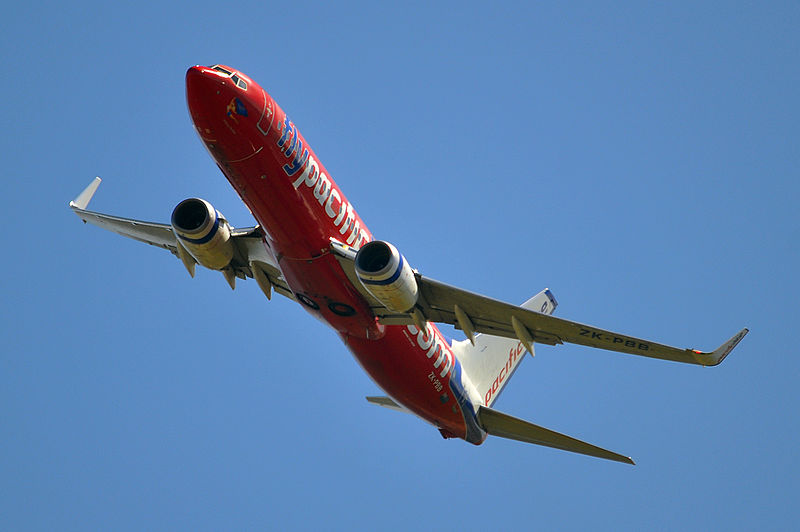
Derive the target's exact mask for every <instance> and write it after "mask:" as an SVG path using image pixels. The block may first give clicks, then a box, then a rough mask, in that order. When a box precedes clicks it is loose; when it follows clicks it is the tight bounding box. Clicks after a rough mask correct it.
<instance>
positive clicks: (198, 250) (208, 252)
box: [172, 198, 234, 270]
mask: <svg viewBox="0 0 800 532" xmlns="http://www.w3.org/2000/svg"><path fill="white" fill-rule="evenodd" d="M172 231H173V232H174V233H175V236H176V237H177V238H178V242H179V243H180V244H181V245H182V246H183V247H184V248H185V249H186V251H188V252H189V253H190V254H191V255H192V257H194V259H195V260H196V261H197V262H198V264H200V265H201V266H205V267H206V268H210V269H212V270H221V269H223V268H225V267H226V266H227V265H228V264H230V262H231V259H232V258H233V252H234V250H233V242H232V241H231V227H230V225H229V224H228V221H227V220H226V219H225V217H224V216H222V214H220V213H219V211H217V210H216V209H215V208H214V207H213V206H212V205H211V204H210V203H209V202H207V201H206V200H203V199H200V198H189V199H186V200H183V201H182V202H180V203H178V206H177V207H175V210H173V211H172Z"/></svg>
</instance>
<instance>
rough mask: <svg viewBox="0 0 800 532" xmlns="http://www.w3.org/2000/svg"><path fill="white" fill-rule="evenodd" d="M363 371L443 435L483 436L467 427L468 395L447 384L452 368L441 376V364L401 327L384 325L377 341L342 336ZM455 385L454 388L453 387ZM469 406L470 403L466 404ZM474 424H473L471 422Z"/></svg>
mask: <svg viewBox="0 0 800 532" xmlns="http://www.w3.org/2000/svg"><path fill="white" fill-rule="evenodd" d="M343 340H344V342H345V344H346V345H347V347H348V348H349V349H350V350H351V351H352V353H353V355H354V356H355V358H356V360H357V361H358V362H359V364H360V365H361V366H362V368H363V369H364V371H366V372H367V374H368V375H369V376H370V377H371V378H372V380H373V381H375V383H376V384H377V385H378V386H380V387H381V388H382V389H383V390H384V391H385V392H386V393H387V394H388V395H389V396H390V397H392V399H394V400H395V401H396V402H398V403H399V404H402V405H403V406H404V407H406V408H407V409H409V410H410V411H411V412H413V413H414V414H416V415H417V416H419V417H420V418H422V419H424V420H425V421H427V422H429V423H431V424H432V425H434V426H436V427H437V428H439V429H440V431H441V432H442V435H443V436H444V437H446V438H447V437H455V438H461V439H465V440H467V441H469V442H470V443H475V444H480V443H481V442H482V441H483V440H484V439H485V437H486V435H485V434H477V433H476V431H475V430H474V428H470V424H471V423H470V418H473V419H474V413H473V412H470V410H471V408H467V409H466V411H464V410H465V409H464V402H465V401H468V398H466V397H465V395H464V394H462V395H461V396H459V395H458V390H457V389H454V387H453V386H450V381H451V379H452V378H454V377H455V376H458V378H460V373H459V374H458V375H456V374H457V372H456V371H454V370H453V369H451V370H449V371H448V373H447V374H446V375H445V376H444V377H442V376H441V372H440V370H441V367H438V368H437V367H435V366H434V364H435V362H436V361H435V360H434V359H433V358H428V357H427V355H426V352H425V351H424V350H422V349H420V348H419V346H418V345H416V338H415V336H414V335H413V334H411V332H410V331H409V330H408V328H407V327H405V326H400V325H389V326H386V333H385V335H384V336H383V337H382V338H381V339H379V340H374V341H370V340H363V339H358V338H352V337H349V338H348V337H343ZM456 388H457V387H456ZM470 406H471V404H470ZM472 424H473V425H474V423H472Z"/></svg>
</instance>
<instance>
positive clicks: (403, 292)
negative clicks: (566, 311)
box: [69, 65, 748, 465]
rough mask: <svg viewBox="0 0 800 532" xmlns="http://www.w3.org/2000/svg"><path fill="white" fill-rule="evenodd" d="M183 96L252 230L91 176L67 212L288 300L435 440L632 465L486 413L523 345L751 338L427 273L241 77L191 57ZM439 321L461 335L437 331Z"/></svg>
mask: <svg viewBox="0 0 800 532" xmlns="http://www.w3.org/2000/svg"><path fill="white" fill-rule="evenodd" d="M186 99H187V103H188V108H189V113H190V115H191V118H192V121H193V124H194V127H195V129H196V131H197V134H198V135H199V136H200V139H201V141H202V143H203V145H204V146H205V147H206V148H207V150H208V152H209V154H210V155H211V157H212V159H214V161H215V163H216V164H217V166H218V167H219V169H220V170H221V171H222V173H223V174H224V175H225V177H226V178H227V179H228V181H229V182H230V184H231V185H232V186H233V187H234V189H235V190H236V192H237V193H238V194H239V196H240V197H241V199H242V201H243V202H244V203H245V204H246V206H247V207H248V208H249V210H250V212H251V213H252V214H253V216H254V218H255V220H256V222H257V225H255V226H253V227H246V228H242V229H237V228H234V227H232V226H231V225H230V223H229V222H228V220H227V219H226V218H225V217H224V216H223V215H222V214H221V213H220V212H219V211H217V210H216V209H215V208H214V207H213V206H212V205H211V203H209V202H208V201H206V200H203V199H200V198H189V199H186V200H184V201H182V202H180V203H179V204H178V205H177V206H176V207H175V209H174V210H173V212H172V216H171V220H170V223H168V224H162V223H153V222H145V221H141V220H134V219H129V218H121V217H118V216H112V215H108V214H101V213H99V212H93V211H89V210H87V207H88V205H89V202H90V201H91V199H92V197H93V196H94V194H95V192H96V190H97V187H98V186H99V184H100V178H99V177H98V178H95V179H94V180H93V181H92V182H91V183H90V184H89V186H87V187H86V189H85V190H83V192H81V193H80V194H79V195H78V196H77V197H76V198H75V199H74V200H73V201H71V202H70V204H69V206H70V207H71V208H72V210H73V211H74V212H75V213H76V214H77V215H78V216H79V217H80V218H81V220H83V222H84V223H86V222H88V223H91V224H94V225H97V226H99V227H102V228H104V229H108V230H110V231H113V232H116V233H118V234H121V235H123V236H126V237H129V238H132V239H135V240H139V241H141V242H145V243H147V244H151V245H153V246H157V247H160V248H164V249H167V250H169V251H170V252H171V253H172V254H174V255H175V256H177V257H178V258H179V259H180V260H181V262H182V263H183V265H184V266H185V268H186V269H187V270H188V272H189V274H190V275H191V276H192V277H194V275H195V267H196V265H197V264H200V265H201V266H204V267H206V268H208V269H211V270H217V271H220V272H221V273H222V275H223V276H224V278H225V279H226V281H227V282H228V284H229V285H230V287H231V288H232V289H234V288H235V286H236V279H237V278H238V279H241V280H244V279H247V278H252V279H254V280H255V282H256V284H257V285H258V286H259V288H260V289H261V290H262V291H263V292H264V295H265V296H266V297H267V299H271V297H272V294H273V293H277V294H280V295H282V296H285V297H287V298H289V299H292V300H294V301H296V302H298V303H299V304H300V305H301V306H302V307H303V308H304V309H305V310H306V311H308V312H309V313H311V314H312V315H313V316H315V317H317V318H318V319H320V320H321V321H322V322H324V323H326V324H327V325H329V326H330V327H331V328H333V329H334V330H335V331H336V332H337V333H338V335H339V336H340V337H341V339H342V341H343V342H344V344H345V345H346V347H347V348H348V349H349V350H350V351H351V352H352V354H353V355H354V356H355V358H356V360H357V361H358V362H359V364H360V365H361V366H362V368H363V369H364V370H365V371H366V372H367V374H369V376H370V377H371V378H372V379H373V381H374V382H375V383H376V384H377V385H378V386H379V387H380V388H381V389H382V390H383V391H384V392H385V393H386V395H385V396H376V397H367V398H366V399H367V401H369V402H370V403H372V404H375V405H379V406H383V407H387V408H390V409H394V410H399V411H403V412H408V413H412V414H415V415H417V416H418V417H420V418H422V419H423V420H425V421H426V422H428V423H430V424H432V425H433V426H434V427H436V428H437V429H438V430H439V432H440V434H441V435H442V437H444V438H460V439H463V440H465V441H467V442H469V443H472V444H475V445H480V444H481V443H483V442H484V441H485V440H486V438H487V436H488V435H493V436H499V437H502V438H509V439H513V440H518V441H522V442H527V443H533V444H538V445H544V446H548V447H552V448H556V449H561V450H565V451H571V452H575V453H580V454H585V455H589V456H594V457H598V458H604V459H608V460H614V461H617V462H622V463H627V464H632V465H633V464H634V462H633V460H632V459H631V458H630V457H628V456H625V455H622V454H619V453H616V452H613V451H610V450H607V449H603V448H601V447H598V446H595V445H592V444H589V443H586V442H583V441H581V440H578V439H575V438H572V437H570V436H567V435H564V434H561V433H558V432H555V431H553V430H549V429H546V428H544V427H541V426H538V425H535V424H533V423H529V422H527V421H524V420H521V419H518V418H516V417H513V416H510V415H508V414H505V413H502V412H499V411H497V410H495V409H493V408H492V407H493V405H494V403H495V401H497V398H498V397H499V396H500V394H501V392H502V391H503V389H504V388H505V386H506V385H507V384H508V381H509V380H510V379H511V377H512V376H513V374H514V371H515V370H516V369H517V367H518V365H519V364H520V362H521V361H522V359H523V357H524V355H525V354H526V352H527V353H530V354H531V356H533V355H534V344H546V345H551V346H553V345H558V344H563V343H573V344H579V345H583V346H588V347H593V348H600V349H605V350H609V351H616V352H620V353H627V354H631V355H638V356H645V357H651V358H658V359H663V360H671V361H675V362H682V363H687V364H697V365H701V366H715V365H717V364H719V363H720V362H722V361H723V359H725V357H726V356H727V355H728V354H729V353H730V352H731V350H733V348H734V347H736V345H737V344H738V343H739V342H740V341H741V340H742V338H743V337H744V336H745V335H746V334H747V333H748V329H742V331H740V332H739V333H737V334H736V335H734V336H733V337H732V338H731V339H730V340H728V341H727V342H725V343H723V344H722V345H721V346H720V347H719V348H718V349H716V350H714V351H711V352H702V351H699V350H696V349H680V348H675V347H670V346H667V345H663V344H659V343H656V342H652V341H650V340H643V339H640V338H635V337H632V336H627V335H623V334H620V333H616V332H612V331H608V330H604V329H599V328H597V327H593V326H590V325H584V324H581V323H577V322H574V321H569V320H566V319H561V318H557V317H555V316H553V315H552V314H553V311H554V310H555V309H556V306H557V305H558V303H557V301H556V299H555V297H554V296H553V294H552V292H551V291H550V290H549V289H545V290H543V291H541V292H539V293H538V294H536V295H535V296H533V297H532V298H530V299H529V300H527V301H526V302H525V303H523V304H522V305H513V304H510V303H505V302H502V301H498V300H496V299H492V298H489V297H486V296H483V295H480V294H476V293H473V292H469V291H467V290H462V289H460V288H456V287H453V286H450V285H447V284H445V283H442V282H439V281H436V280H434V279H431V278H429V277H426V276H425V275H423V274H422V273H420V272H419V271H418V270H416V269H413V268H412V267H411V266H410V265H409V263H408V261H407V260H406V258H405V257H404V256H403V255H402V254H401V253H400V252H399V251H398V250H397V248H396V247H395V246H393V245H392V244H391V243H389V242H385V241H382V240H377V239H375V238H374V237H373V235H372V233H371V232H370V230H369V229H368V228H367V226H366V224H365V223H364V221H363V220H362V219H361V217H360V216H359V215H358V213H357V212H356V211H355V209H354V207H353V205H352V204H351V203H350V202H349V201H348V200H347V197H346V196H345V195H344V193H343V192H342V190H341V189H340V188H339V186H338V185H337V184H336V182H335V181H334V180H333V178H332V177H331V175H330V173H328V171H327V170H326V169H325V167H324V166H323V165H322V162H321V161H320V159H319V158H318V157H317V155H316V154H315V153H314V151H313V150H312V149H311V146H310V145H309V144H308V142H307V141H306V139H305V138H304V137H303V135H302V134H301V133H300V131H299V129H298V128H297V126H296V125H295V124H294V122H292V120H291V119H290V118H289V117H288V115H287V114H286V113H285V112H284V111H283V109H281V108H280V107H279V106H278V104H277V103H276V102H275V101H274V100H273V99H272V97H271V96H270V95H269V94H268V93H267V92H266V91H265V90H264V89H263V88H261V87H260V86H259V85H258V84H256V83H255V82H254V81H253V80H252V79H250V78H249V77H248V76H247V75H245V74H244V73H242V72H241V71H238V70H236V69H234V68H231V67H228V66H225V65H213V66H209V67H205V66H193V67H191V68H189V69H188V71H187V73H186ZM437 323H445V324H450V325H452V326H454V327H455V328H456V329H458V330H461V331H462V332H463V333H464V335H465V337H466V338H465V339H464V340H460V341H456V340H451V339H448V338H447V337H445V336H444V335H443V334H442V332H441V331H440V330H439V328H438V327H437V325H436V324H437Z"/></svg>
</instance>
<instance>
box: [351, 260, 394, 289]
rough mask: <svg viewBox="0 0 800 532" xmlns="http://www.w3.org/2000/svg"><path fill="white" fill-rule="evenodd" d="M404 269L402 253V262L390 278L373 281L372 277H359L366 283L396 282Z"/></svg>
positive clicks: (382, 283)
mask: <svg viewBox="0 0 800 532" xmlns="http://www.w3.org/2000/svg"><path fill="white" fill-rule="evenodd" d="M402 271H403V256H402V255H400V263H399V264H398V265H397V270H396V271H395V272H394V273H393V274H392V276H391V277H389V278H388V279H383V280H380V281H372V280H370V279H364V278H363V277H361V276H359V279H360V280H361V282H362V283H364V284H374V285H387V284H392V283H393V282H395V281H396V280H397V279H398V278H399V277H400V273H402Z"/></svg>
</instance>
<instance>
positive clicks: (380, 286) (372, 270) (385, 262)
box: [355, 240, 419, 312]
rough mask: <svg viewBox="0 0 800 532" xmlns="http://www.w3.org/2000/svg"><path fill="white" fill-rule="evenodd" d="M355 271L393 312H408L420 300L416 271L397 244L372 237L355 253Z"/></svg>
mask: <svg viewBox="0 0 800 532" xmlns="http://www.w3.org/2000/svg"><path fill="white" fill-rule="evenodd" d="M355 267H356V275H358V280H359V281H361V284H362V285H364V288H366V289H367V291H368V292H369V293H370V294H372V295H373V296H374V297H375V299H377V300H378V301H380V302H381V303H382V304H383V305H384V306H385V307H386V308H388V309H389V310H391V311H393V312H408V311H409V310H411V309H412V308H414V305H416V303H417V297H418V292H419V289H418V287H417V280H416V279H415V278H414V271H413V270H412V269H411V266H409V265H408V262H407V261H406V260H405V257H403V256H402V255H401V254H400V252H399V251H397V248H395V247H394V246H393V245H391V244H390V243H388V242H384V241H382V240H373V241H372V242H369V243H367V244H365V245H363V246H362V247H361V249H359V250H358V253H357V254H356V260H355Z"/></svg>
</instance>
